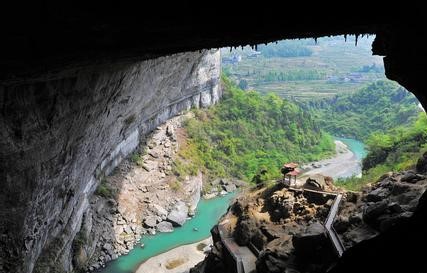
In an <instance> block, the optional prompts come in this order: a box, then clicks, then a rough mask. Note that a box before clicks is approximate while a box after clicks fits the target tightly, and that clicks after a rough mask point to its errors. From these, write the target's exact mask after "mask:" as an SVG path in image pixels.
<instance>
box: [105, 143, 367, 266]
mask: <svg viewBox="0 0 427 273" xmlns="http://www.w3.org/2000/svg"><path fill="white" fill-rule="evenodd" d="M335 139H336V140H339V141H342V142H343V143H344V144H346V145H347V146H348V148H349V149H350V150H351V151H352V152H353V153H354V155H355V157H356V158H357V162H359V164H360V162H361V160H362V159H363V158H364V157H365V156H366V153H367V152H366V150H365V146H364V144H363V143H362V142H360V141H358V140H355V139H351V138H340V137H336V138H335ZM359 172H360V171H359ZM351 175H357V173H355V170H352V169H349V170H348V172H347V173H345V175H344V174H341V175H340V177H345V176H351ZM234 196H235V194H228V195H226V196H222V197H217V198H214V199H210V200H204V199H201V200H200V202H199V205H198V207H197V213H196V215H195V216H194V217H193V218H192V219H191V220H188V221H187V222H186V223H185V224H184V226H183V227H180V228H175V231H174V232H171V233H158V234H156V235H154V236H151V235H145V236H144V237H143V238H142V240H141V241H142V243H144V247H143V248H142V247H140V243H139V244H137V245H136V246H135V248H134V249H133V250H132V251H130V252H129V254H128V255H124V256H121V257H119V258H118V259H117V260H115V261H112V262H110V263H108V265H107V266H106V267H105V268H103V269H102V270H101V271H100V272H102V273H133V272H135V271H136V270H137V268H138V266H139V265H140V264H141V263H143V262H144V261H146V260H148V259H149V258H150V257H153V256H156V255H159V254H161V253H163V252H166V251H168V250H170V249H173V248H175V247H178V246H181V245H185V244H191V243H195V242H198V241H201V240H203V239H205V238H207V237H209V236H210V230H211V228H212V227H213V226H214V225H215V224H217V222H218V220H219V218H220V217H221V216H222V215H223V214H224V213H225V212H226V211H227V208H228V206H229V204H230V201H231V199H232V198H233V197H234ZM195 229H197V231H195Z"/></svg>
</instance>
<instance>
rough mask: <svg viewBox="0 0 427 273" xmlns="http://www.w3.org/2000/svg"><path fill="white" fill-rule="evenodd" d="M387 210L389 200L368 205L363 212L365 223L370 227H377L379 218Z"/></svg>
mask: <svg viewBox="0 0 427 273" xmlns="http://www.w3.org/2000/svg"><path fill="white" fill-rule="evenodd" d="M387 209H388V202H387V200H382V201H380V202H377V203H373V204H371V205H368V206H367V207H365V208H364V210H363V221H365V222H366V223H367V224H369V225H374V226H375V224H376V220H377V218H378V217H379V216H380V215H382V214H384V213H385V212H386V210H387Z"/></svg>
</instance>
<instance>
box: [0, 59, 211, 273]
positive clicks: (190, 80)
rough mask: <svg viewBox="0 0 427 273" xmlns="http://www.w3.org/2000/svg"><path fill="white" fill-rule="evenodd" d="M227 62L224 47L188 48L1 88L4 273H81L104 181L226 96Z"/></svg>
mask: <svg viewBox="0 0 427 273" xmlns="http://www.w3.org/2000/svg"><path fill="white" fill-rule="evenodd" d="M219 65H220V56H219V52H218V51H203V52H197V53H183V54H176V55H172V56H169V57H162V58H158V59H155V60H148V61H144V62H139V63H133V64H123V65H121V66H117V65H116V66H114V67H108V68H104V69H103V70H102V71H99V70H98V71H91V72H88V71H86V72H77V73H74V74H72V75H65V76H64V75H62V76H60V77H58V76H56V78H55V79H53V80H48V81H46V80H44V81H40V82H29V83H23V84H15V85H12V86H2V87H0V127H1V128H2V129H1V130H0V135H1V138H0V181H2V185H1V191H0V272H33V271H34V272H37V271H38V272H49V269H51V268H52V265H56V269H55V271H58V272H69V271H71V270H73V268H72V263H71V249H72V241H73V239H74V237H75V236H76V234H77V232H78V231H79V229H80V227H81V222H82V217H83V215H84V213H85V212H86V211H87V209H88V208H89V198H90V197H91V196H92V194H93V192H94V190H95V189H96V187H97V185H98V183H99V177H100V176H101V175H103V174H108V173H110V172H111V171H112V170H113V168H114V167H115V166H117V165H118V164H119V163H120V161H121V160H122V159H123V158H124V157H125V156H126V155H128V154H129V153H130V152H131V151H133V149H135V148H136V147H137V145H138V143H139V139H140V138H142V137H143V136H144V135H145V134H147V133H148V132H149V131H151V130H152V129H153V128H155V127H156V126H157V125H158V124H160V123H162V122H164V121H165V120H167V119H168V118H169V117H171V116H174V115H175V114H177V113H178V112H180V111H182V110H185V109H189V108H190V107H192V106H195V107H204V106H208V105H210V104H212V103H214V102H216V101H217V100H218V99H219V97H220V90H219V86H218V83H219V74H220V69H219V68H220V67H219ZM6 159H7V160H6ZM50 271H51V272H53V271H52V270H50Z"/></svg>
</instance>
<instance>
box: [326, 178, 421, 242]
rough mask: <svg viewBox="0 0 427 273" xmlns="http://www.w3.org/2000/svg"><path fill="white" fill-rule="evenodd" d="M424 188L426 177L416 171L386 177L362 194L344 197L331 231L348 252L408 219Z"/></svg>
mask: <svg viewBox="0 0 427 273" xmlns="http://www.w3.org/2000/svg"><path fill="white" fill-rule="evenodd" d="M426 188H427V177H426V176H425V174H422V173H419V172H417V171H415V170H409V171H404V172H399V173H392V172H390V173H387V174H385V175H383V177H381V179H380V180H379V182H378V183H376V184H374V185H373V186H370V187H367V188H365V189H364V190H363V192H362V193H347V197H346V202H344V203H343V204H342V206H341V208H340V212H339V214H338V216H337V218H336V220H335V223H334V228H335V230H336V231H337V232H338V233H339V234H340V236H341V239H342V241H343V242H344V245H345V246H346V247H347V248H350V247H352V246H353V245H355V244H357V243H359V242H361V241H363V240H366V239H369V238H372V237H374V236H376V235H377V234H379V233H382V232H385V231H387V230H388V229H389V228H390V227H392V226H393V225H396V224H398V223H399V222H400V221H402V220H404V219H408V218H409V217H411V216H412V214H413V213H414V212H415V210H416V208H417V205H418V200H419V198H420V197H421V195H422V194H423V192H424V191H425V189H426Z"/></svg>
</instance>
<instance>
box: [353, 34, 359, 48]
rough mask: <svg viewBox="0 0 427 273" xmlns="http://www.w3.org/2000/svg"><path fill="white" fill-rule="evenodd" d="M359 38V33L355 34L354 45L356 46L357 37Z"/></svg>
mask: <svg viewBox="0 0 427 273" xmlns="http://www.w3.org/2000/svg"><path fill="white" fill-rule="evenodd" d="M358 38H359V34H356V39H355V41H354V44H355V46H357V39H358Z"/></svg>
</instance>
